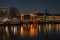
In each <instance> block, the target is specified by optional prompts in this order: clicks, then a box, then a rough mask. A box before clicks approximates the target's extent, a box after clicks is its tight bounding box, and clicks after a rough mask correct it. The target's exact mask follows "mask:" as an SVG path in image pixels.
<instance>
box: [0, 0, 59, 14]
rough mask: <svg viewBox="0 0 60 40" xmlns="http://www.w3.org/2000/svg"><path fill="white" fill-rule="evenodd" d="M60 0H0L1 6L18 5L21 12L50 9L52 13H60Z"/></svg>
mask: <svg viewBox="0 0 60 40" xmlns="http://www.w3.org/2000/svg"><path fill="white" fill-rule="evenodd" d="M59 4H60V1H59V0H0V7H12V6H14V7H17V8H18V9H20V12H26V11H28V12H39V11H40V12H42V13H44V11H45V9H48V10H49V11H50V13H60V5H59Z"/></svg>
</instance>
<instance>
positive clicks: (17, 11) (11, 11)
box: [9, 7, 19, 17]
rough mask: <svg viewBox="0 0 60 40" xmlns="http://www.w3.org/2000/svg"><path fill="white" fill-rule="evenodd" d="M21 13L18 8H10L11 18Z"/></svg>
mask: <svg viewBox="0 0 60 40" xmlns="http://www.w3.org/2000/svg"><path fill="white" fill-rule="evenodd" d="M18 13H19V9H18V8H16V7H10V8H9V16H11V17H16V15H17V14H18Z"/></svg>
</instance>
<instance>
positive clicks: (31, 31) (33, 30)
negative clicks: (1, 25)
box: [6, 24, 60, 37]
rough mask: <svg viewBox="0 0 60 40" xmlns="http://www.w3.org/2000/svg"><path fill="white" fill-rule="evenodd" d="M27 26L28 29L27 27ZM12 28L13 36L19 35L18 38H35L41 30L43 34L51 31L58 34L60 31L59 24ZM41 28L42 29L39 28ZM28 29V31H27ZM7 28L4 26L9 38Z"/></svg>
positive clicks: (24, 25)
mask: <svg viewBox="0 0 60 40" xmlns="http://www.w3.org/2000/svg"><path fill="white" fill-rule="evenodd" d="M27 26H28V27H27ZM18 27H20V28H19V30H18V29H17V28H18ZM18 27H17V26H12V27H11V30H12V32H13V33H14V35H15V34H18V32H19V34H20V36H31V37H33V36H36V35H38V33H40V32H41V30H43V33H44V34H46V32H48V33H51V32H53V31H55V32H57V33H58V32H59V31H60V24H44V25H43V26H42V24H28V25H26V24H23V25H22V26H18ZM41 27H43V28H41ZM27 28H28V29H27ZM8 30H9V29H8V26H6V34H7V36H9V31H8Z"/></svg>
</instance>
